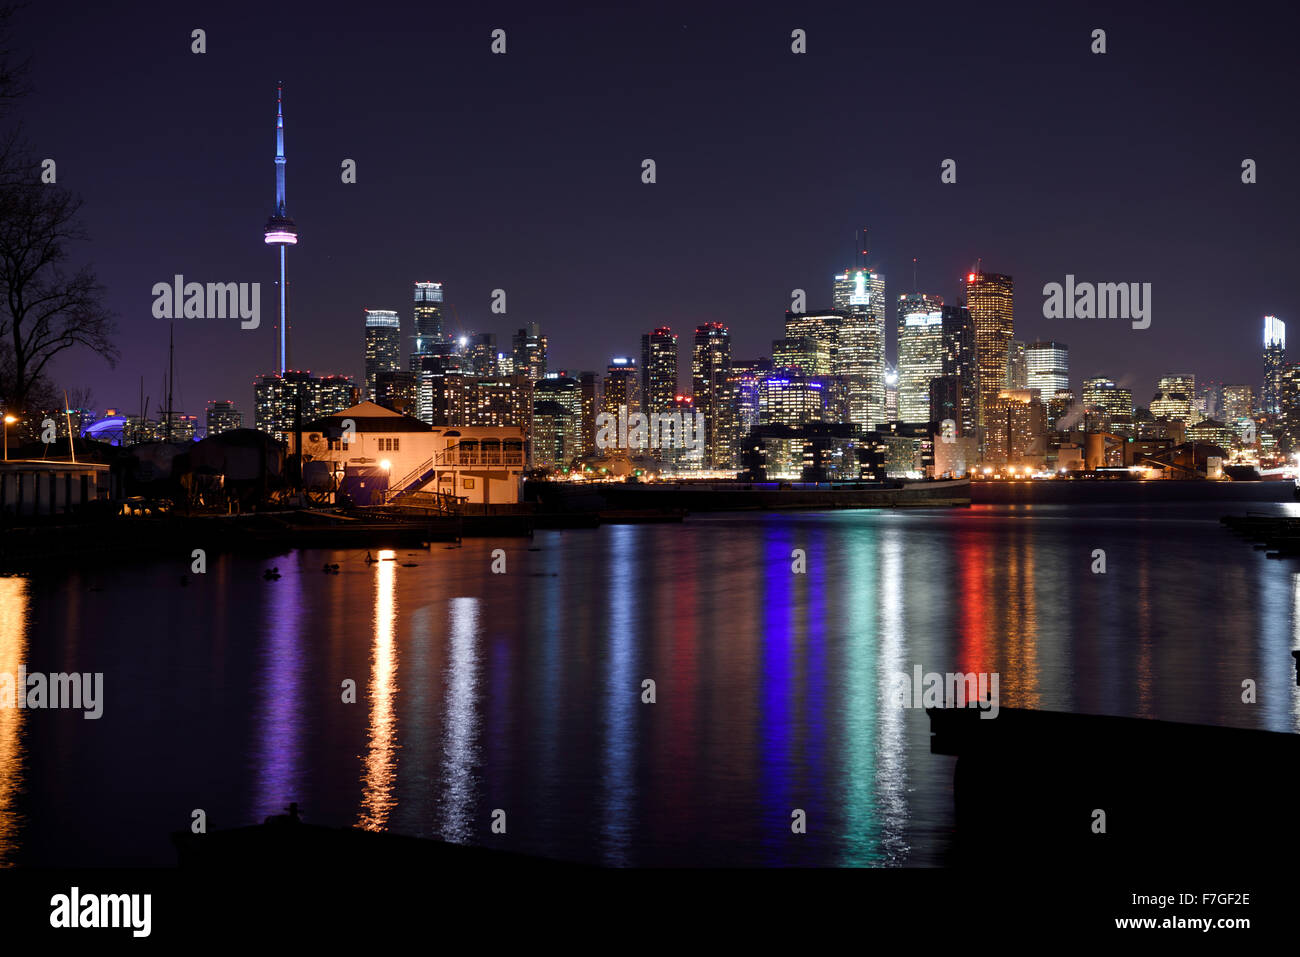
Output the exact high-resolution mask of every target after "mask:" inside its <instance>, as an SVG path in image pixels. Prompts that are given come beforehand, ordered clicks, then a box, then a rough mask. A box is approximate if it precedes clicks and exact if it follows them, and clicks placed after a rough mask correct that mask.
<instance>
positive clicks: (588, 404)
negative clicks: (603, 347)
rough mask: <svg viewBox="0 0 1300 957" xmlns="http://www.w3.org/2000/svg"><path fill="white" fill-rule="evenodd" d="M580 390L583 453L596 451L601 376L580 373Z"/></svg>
mask: <svg viewBox="0 0 1300 957" xmlns="http://www.w3.org/2000/svg"><path fill="white" fill-rule="evenodd" d="M578 392H579V394H580V395H581V399H582V406H581V412H580V421H579V426H578V442H579V448H580V452H581V454H582V455H594V454H595V453H596V410H597V409H598V408H599V404H600V376H598V375H596V373H594V372H579V373H578Z"/></svg>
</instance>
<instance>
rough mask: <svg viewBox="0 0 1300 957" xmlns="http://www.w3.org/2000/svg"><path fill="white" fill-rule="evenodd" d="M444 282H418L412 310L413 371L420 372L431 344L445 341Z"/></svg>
mask: <svg viewBox="0 0 1300 957" xmlns="http://www.w3.org/2000/svg"><path fill="white" fill-rule="evenodd" d="M442 292H443V291H442V283H440V282H417V283H416V284H415V300H414V304H413V306H412V312H411V316H412V319H411V325H412V327H413V328H412V333H413V335H412V339H413V341H414V346H413V348H412V350H411V371H412V372H419V371H420V366H421V361H420V357H422V356H424V355H426V354H427V353H429V352H430V351H431V348H430V347H431V346H432V345H434V344H435V343H440V342H442V341H443V336H442Z"/></svg>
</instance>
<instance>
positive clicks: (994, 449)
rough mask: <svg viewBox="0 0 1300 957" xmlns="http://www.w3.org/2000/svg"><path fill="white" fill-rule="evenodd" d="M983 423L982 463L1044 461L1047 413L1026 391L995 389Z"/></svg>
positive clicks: (1030, 393) (1019, 463)
mask: <svg viewBox="0 0 1300 957" xmlns="http://www.w3.org/2000/svg"><path fill="white" fill-rule="evenodd" d="M986 411H987V413H988V414H987V416H986V420H985V430H986V431H985V451H984V457H985V460H986V461H989V462H996V463H1000V464H1004V465H1026V464H1041V463H1039V462H1032V461H1027V460H1032V459H1033V458H1034V457H1035V456H1041V457H1045V452H1046V446H1045V444H1044V441H1043V440H1044V438H1045V436H1046V432H1047V413H1046V409H1045V407H1044V406H1043V403H1042V402H1041V401H1040V400H1039V398H1038V396H1037V395H1036V394H1035V393H1034V392H1031V391H1030V390H1029V389H999V390H998V394H997V396H995V397H994V398H993V400H992V401H990V403H989V405H988V408H987V410H986Z"/></svg>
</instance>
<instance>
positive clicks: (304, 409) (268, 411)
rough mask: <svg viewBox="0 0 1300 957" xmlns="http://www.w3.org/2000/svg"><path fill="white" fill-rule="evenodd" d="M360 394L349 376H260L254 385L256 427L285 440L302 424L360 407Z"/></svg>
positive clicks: (292, 374) (293, 371) (286, 374)
mask: <svg viewBox="0 0 1300 957" xmlns="http://www.w3.org/2000/svg"><path fill="white" fill-rule="evenodd" d="M357 393H358V389H357V386H356V383H355V382H353V381H352V379H351V378H350V377H348V376H342V375H329V376H313V375H312V374H311V373H310V372H300V371H296V370H293V369H290V370H288V371H287V372H285V374H284V375H282V376H281V375H275V374H270V375H264V376H260V377H258V379H257V380H256V381H255V382H254V383H253V396H254V403H255V410H254V413H253V422H254V428H256V429H258V430H259V431H261V432H266V433H268V434H270V435H271V436H273V437H275V438H276V439H279V440H280V441H285V440H286V438H287V437H288V435H289V434H290V433H292V432H293V431H294V430H295V429H296V428H297V427H298V426H299V425H300V424H301V423H305V422H310V421H311V420H313V419H319V418H323V417H325V416H327V415H333V414H334V413H335V412H339V411H341V410H343V409H348V408H351V407H352V406H354V405H356V404H357V398H358V395H357Z"/></svg>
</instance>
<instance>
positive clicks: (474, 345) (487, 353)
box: [463, 332, 501, 376]
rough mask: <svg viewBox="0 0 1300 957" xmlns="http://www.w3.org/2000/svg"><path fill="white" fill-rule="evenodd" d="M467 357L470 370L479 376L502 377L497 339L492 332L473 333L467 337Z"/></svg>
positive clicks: (465, 347)
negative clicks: (498, 363)
mask: <svg viewBox="0 0 1300 957" xmlns="http://www.w3.org/2000/svg"><path fill="white" fill-rule="evenodd" d="M463 351H464V353H465V357H466V359H467V360H468V363H469V370H470V371H471V372H473V373H474V375H478V376H492V375H500V374H501V370H500V369H499V367H498V366H497V337H496V334H495V333H491V332H471V333H467V334H466V336H465V346H464V350H463Z"/></svg>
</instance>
